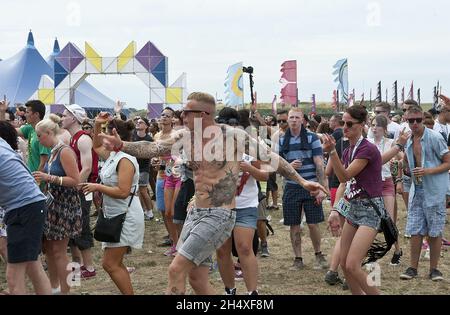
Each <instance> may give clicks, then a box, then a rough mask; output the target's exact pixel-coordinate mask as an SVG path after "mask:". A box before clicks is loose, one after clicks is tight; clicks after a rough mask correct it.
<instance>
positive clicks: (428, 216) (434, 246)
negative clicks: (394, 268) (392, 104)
mask: <svg viewBox="0 0 450 315" xmlns="http://www.w3.org/2000/svg"><path fill="white" fill-rule="evenodd" d="M406 121H407V122H408V124H409V128H411V131H412V137H411V138H410V139H409V140H408V142H407V144H406V147H405V152H406V159H407V163H408V165H409V169H410V170H411V174H412V179H413V181H412V185H411V190H410V191H409V202H408V218H407V224H406V233H407V234H409V235H411V241H410V244H411V264H410V267H409V268H408V269H406V271H405V272H404V273H403V274H402V275H401V276H400V278H401V279H404V280H409V279H412V278H415V277H417V267H418V265H419V257H420V251H421V248H422V239H423V237H424V236H428V244H429V245H430V273H429V278H430V279H431V280H433V281H440V280H443V276H442V273H441V272H440V271H439V270H438V269H437V265H438V262H439V257H440V252H441V241H442V232H443V231H444V226H445V218H446V215H447V212H446V208H445V195H446V192H447V189H448V170H449V169H450V154H448V153H449V150H448V147H447V143H446V142H445V141H444V138H443V137H442V136H441V135H440V134H439V133H437V132H435V131H434V130H431V129H428V128H425V126H424V125H423V112H422V108H420V106H416V105H412V106H410V107H409V108H408V110H407V112H406Z"/></svg>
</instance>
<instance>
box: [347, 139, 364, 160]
mask: <svg viewBox="0 0 450 315" xmlns="http://www.w3.org/2000/svg"><path fill="white" fill-rule="evenodd" d="M363 140H364V138H363V136H361V137H359V140H358V142H356V144H355V148H354V149H353V151H352V153H351V154H350V161H349V162H348V165H350V164H351V163H352V161H353V157H354V156H355V153H356V149H358V147H359V145H360V144H361V142H362V141H363Z"/></svg>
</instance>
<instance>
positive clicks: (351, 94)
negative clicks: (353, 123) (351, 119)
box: [348, 93, 355, 107]
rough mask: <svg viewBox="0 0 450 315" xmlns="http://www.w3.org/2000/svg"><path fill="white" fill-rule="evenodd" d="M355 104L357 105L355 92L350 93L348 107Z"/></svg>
mask: <svg viewBox="0 0 450 315" xmlns="http://www.w3.org/2000/svg"><path fill="white" fill-rule="evenodd" d="M353 105H355V96H354V95H353V93H350V95H349V96H348V107H352V106H353Z"/></svg>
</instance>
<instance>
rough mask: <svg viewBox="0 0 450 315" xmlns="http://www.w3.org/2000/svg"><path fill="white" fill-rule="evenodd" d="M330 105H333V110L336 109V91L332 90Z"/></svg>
mask: <svg viewBox="0 0 450 315" xmlns="http://www.w3.org/2000/svg"><path fill="white" fill-rule="evenodd" d="M331 107H333V109H334V110H335V111H337V91H336V90H333V102H332V103H331Z"/></svg>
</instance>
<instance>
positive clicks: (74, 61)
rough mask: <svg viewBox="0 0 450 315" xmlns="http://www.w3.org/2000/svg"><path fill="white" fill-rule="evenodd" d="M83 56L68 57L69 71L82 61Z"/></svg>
mask: <svg viewBox="0 0 450 315" xmlns="http://www.w3.org/2000/svg"><path fill="white" fill-rule="evenodd" d="M83 59H84V57H72V58H70V72H72V71H73V70H74V69H75V68H76V67H77V66H78V65H79V64H80V62H82V61H83Z"/></svg>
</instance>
